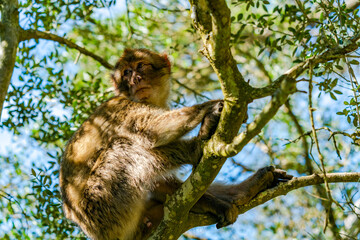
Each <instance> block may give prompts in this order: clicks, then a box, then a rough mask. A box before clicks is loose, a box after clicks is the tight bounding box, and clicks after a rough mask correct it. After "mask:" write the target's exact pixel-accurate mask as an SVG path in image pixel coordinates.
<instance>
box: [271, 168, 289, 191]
mask: <svg viewBox="0 0 360 240" xmlns="http://www.w3.org/2000/svg"><path fill="white" fill-rule="evenodd" d="M266 169H267V171H269V172H271V173H272V175H273V180H272V182H271V183H270V185H269V186H268V187H270V188H272V187H275V186H277V185H278V184H279V183H280V182H287V181H289V180H291V179H292V178H293V176H292V175H289V174H287V173H286V171H284V170H281V169H277V168H275V167H273V166H269V167H266Z"/></svg>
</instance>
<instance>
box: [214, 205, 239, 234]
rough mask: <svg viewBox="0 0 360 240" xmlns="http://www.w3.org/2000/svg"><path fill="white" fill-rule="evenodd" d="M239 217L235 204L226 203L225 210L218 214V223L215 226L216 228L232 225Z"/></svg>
mask: <svg viewBox="0 0 360 240" xmlns="http://www.w3.org/2000/svg"><path fill="white" fill-rule="evenodd" d="M238 215H239V212H238V209H237V207H236V206H235V204H232V203H227V204H226V208H225V209H224V210H223V214H220V215H219V217H220V219H219V221H218V223H217V224H216V228H222V227H226V226H228V225H230V224H233V223H234V222H235V221H236V219H237V217H238Z"/></svg>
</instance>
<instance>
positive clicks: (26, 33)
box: [19, 29, 114, 69]
mask: <svg viewBox="0 0 360 240" xmlns="http://www.w3.org/2000/svg"><path fill="white" fill-rule="evenodd" d="M19 38H20V39H19V41H25V40H30V39H47V40H52V41H55V42H58V43H60V44H64V45H66V46H67V47H69V48H74V49H76V50H78V51H79V52H81V53H82V54H84V55H86V56H89V57H91V58H93V59H94V60H96V61H98V62H99V63H100V64H101V65H103V66H104V67H106V68H107V69H113V68H114V66H113V65H111V64H110V63H108V62H107V61H106V60H105V59H103V58H102V57H100V56H98V55H96V54H94V53H93V52H91V51H89V50H87V49H85V48H83V47H80V46H79V45H77V44H76V43H73V42H72V41H71V40H69V39H66V38H63V37H60V36H58V35H56V34H52V33H48V32H42V31H38V30H32V29H29V30H24V29H21V30H20V37H19Z"/></svg>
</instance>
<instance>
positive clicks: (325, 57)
mask: <svg viewBox="0 0 360 240" xmlns="http://www.w3.org/2000/svg"><path fill="white" fill-rule="evenodd" d="M359 38H360V35H357V36H354V37H353V38H352V39H351V40H350V41H349V43H348V44H346V45H345V46H344V47H342V48H335V49H328V50H327V51H325V52H324V53H322V54H320V55H318V56H314V57H312V58H309V59H307V60H305V61H304V62H301V63H299V64H297V65H296V66H294V67H292V68H291V69H289V70H288V71H287V72H286V73H284V74H283V75H281V76H280V77H279V78H278V79H276V80H275V81H274V82H273V83H272V84H270V85H268V86H266V87H263V88H252V94H250V95H251V96H252V99H259V98H263V97H267V96H270V95H272V94H273V93H274V92H275V91H276V90H277V89H278V88H279V86H280V84H281V82H282V81H283V80H284V79H285V78H288V77H292V78H294V79H296V78H297V77H298V76H300V75H301V74H302V73H303V72H304V71H305V70H306V69H308V68H309V66H310V63H311V64H312V65H313V66H316V65H317V64H320V63H325V62H329V61H332V60H335V59H339V58H343V57H344V56H345V55H346V54H347V53H350V52H353V51H355V50H356V49H358V45H357V41H358V40H359Z"/></svg>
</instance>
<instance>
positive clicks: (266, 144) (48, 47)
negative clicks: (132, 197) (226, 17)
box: [0, 0, 360, 239]
mask: <svg viewBox="0 0 360 240" xmlns="http://www.w3.org/2000/svg"><path fill="white" fill-rule="evenodd" d="M123 3H124V2H122V1H117V2H116V1H115V0H102V1H87V0H86V1H85V0H71V1H64V0H60V1H46V0H39V1H35V2H34V1H30V0H22V1H20V6H19V12H20V15H19V16H20V25H21V27H22V28H23V29H25V30H27V29H34V30H38V31H49V32H51V33H54V34H57V35H59V36H63V37H65V38H67V39H71V40H72V41H73V42H74V43H76V44H78V45H80V46H83V47H84V48H86V49H87V50H89V51H90V52H93V53H96V54H97V55H99V56H101V57H102V58H104V59H106V61H108V62H110V63H111V64H114V63H115V62H116V60H117V57H118V56H119V55H120V54H121V52H122V51H123V50H124V49H125V48H127V47H132V48H139V47H141V48H149V49H154V50H156V51H159V52H166V53H168V54H169V56H170V59H171V61H172V72H173V74H172V84H173V86H172V87H173V88H172V89H173V94H172V105H173V106H174V107H177V106H181V105H184V104H186V105H189V104H192V103H194V102H196V101H204V100H206V99H208V98H219V97H221V93H220V91H219V90H220V84H219V82H218V81H217V77H216V75H215V74H214V72H213V70H212V68H211V66H210V64H209V63H208V61H207V60H206V59H205V58H204V57H202V55H201V54H200V53H199V52H198V51H199V50H200V49H201V48H202V43H201V39H200V36H199V34H198V33H197V32H196V30H195V28H194V26H193V23H192V21H191V18H192V16H191V12H190V6H189V3H187V2H185V1H182V0H180V1H176V0H171V1H138V0H131V1H130V0H129V1H126V4H123ZM228 5H229V6H230V9H231V14H232V17H231V24H232V25H231V39H230V43H231V46H232V51H233V56H234V58H235V60H236V61H237V64H238V68H239V70H240V72H241V73H242V75H243V76H244V78H245V79H249V83H250V84H251V85H252V86H256V87H262V86H265V85H267V84H270V83H273V82H274V81H275V80H276V79H277V78H278V77H279V76H281V75H282V74H284V72H285V71H286V70H287V69H290V68H291V67H293V66H295V64H297V63H300V62H303V61H306V60H307V59H311V58H313V57H315V56H319V55H320V54H322V53H324V52H326V51H327V50H329V49H338V48H341V47H343V46H345V45H346V44H348V43H349V42H350V41H351V40H352V39H354V38H356V37H358V36H359V34H360V32H359V31H360V29H359V26H360V24H359V20H360V16H359V9H349V8H347V7H346V5H345V4H344V2H343V1H334V0H330V1H322V0H304V1H300V0H295V1H291V2H289V1H281V0H278V1H273V2H271V3H270V2H269V1H260V0H257V1H250V0H237V1H235V0H233V1H231V2H230V1H229V2H228ZM358 58H359V52H358V51H355V52H353V53H351V54H348V55H346V56H345V55H344V56H343V57H341V58H337V59H335V60H331V61H327V62H325V63H320V64H317V65H314V66H312V68H313V74H312V75H311V76H310V73H309V72H306V73H304V74H302V75H301V77H299V78H297V81H298V83H297V88H298V93H296V94H294V95H292V96H291V98H290V101H289V103H288V104H287V105H286V107H285V108H284V109H282V110H281V111H279V113H278V114H277V115H276V117H274V119H273V120H272V121H271V122H270V124H268V125H267V126H266V127H265V128H264V129H263V131H262V133H261V134H260V135H258V136H257V137H256V138H255V139H253V141H252V142H251V143H249V144H248V145H247V146H246V147H245V148H244V149H243V151H242V152H241V153H240V154H239V155H237V156H236V157H235V158H234V159H232V160H228V163H227V164H226V166H225V167H224V170H225V171H224V172H222V173H221V174H220V176H219V179H221V180H226V181H239V180H241V179H244V178H245V176H247V175H248V174H249V173H250V172H251V171H252V170H254V169H256V168H258V167H260V166H264V165H269V164H274V165H277V166H279V167H282V168H284V169H292V173H293V174H294V175H303V174H311V173H313V172H315V171H318V172H319V171H321V169H320V168H318V166H320V165H321V163H320V159H319V157H318V156H317V151H316V150H315V148H316V146H315V145H314V144H315V143H314V136H313V135H312V133H311V130H312V127H311V121H310V114H309V112H310V111H313V110H316V111H315V112H314V115H315V121H316V129H315V130H316V132H317V134H318V138H319V144H320V147H321V151H322V155H323V156H325V167H326V169H327V171H334V172H337V171H339V172H346V171H359V167H360V166H359V164H360V162H359V161H358V160H357V159H358V157H359V155H358V154H357V151H358V150H359V148H358V145H359V127H360V123H359V121H360V116H359V101H360V100H359V85H358V81H357V78H358V77H359V76H358V75H357V74H356V73H358V72H359V60H358ZM109 76H110V71H109V70H108V69H106V68H105V67H104V66H102V65H101V64H100V63H99V62H98V61H95V60H94V59H92V58H90V57H87V56H85V55H83V54H80V53H79V52H78V51H77V50H74V49H71V48H68V47H66V46H64V45H62V44H59V43H57V42H52V41H48V40H37V39H36V40H29V41H23V42H21V43H20V44H19V49H18V53H17V61H16V67H15V71H14V75H13V78H12V82H11V85H10V88H9V90H8V94H7V98H6V107H5V110H4V111H5V115H4V116H3V119H2V125H1V127H2V129H3V133H6V132H11V134H12V136H14V138H23V139H25V141H27V144H26V147H24V150H23V151H21V152H19V153H16V154H15V153H14V151H12V150H8V149H7V150H6V151H7V152H3V153H2V156H1V157H0V163H1V169H2V170H1V173H2V174H1V176H2V177H1V178H0V206H1V211H0V223H1V225H2V226H1V227H0V229H1V231H0V232H1V233H0V238H1V239H2V238H4V239H85V237H84V235H83V234H82V233H80V231H79V230H78V229H77V227H76V226H74V225H73V224H72V223H70V222H69V221H67V220H65V218H64V216H63V213H62V210H61V206H60V194H59V189H58V163H59V161H60V158H61V154H62V149H63V148H64V145H65V143H66V141H67V140H68V139H69V138H70V137H71V135H72V133H73V132H74V131H75V130H76V129H77V128H78V127H79V126H80V124H81V123H82V122H83V121H84V120H85V119H86V118H87V117H88V116H89V115H90V114H91V112H93V111H94V109H95V108H96V107H97V106H98V105H99V104H100V103H102V102H104V101H105V100H106V99H108V98H109V97H111V96H112V88H111V84H110V82H109ZM310 78H311V79H312V82H313V83H314V85H315V86H316V88H315V89H314V90H313V93H314V95H313V98H312V100H313V106H312V108H310V107H309V97H308V95H307V94H306V93H309V89H308V85H309V82H310ZM267 101H268V99H260V100H256V101H254V102H253V103H251V104H250V105H249V112H248V115H249V119H248V121H247V122H248V123H250V122H251V121H252V120H253V119H254V117H255V116H257V115H258V114H259V112H260V110H259V109H262V108H263V106H264V105H265V104H266V102H267ZM301 136H303V137H301ZM14 141H15V142H14V143H12V145H11V146H13V147H14V148H16V149H17V148H21V146H20V147H19V144H18V141H19V140H14ZM34 149H36V151H41V154H39V155H38V156H37V158H35V157H33V156H32V157H31V156H30V157H29V152H32V151H33V150H34ZM38 159H39V160H38ZM29 162H31V164H29ZM29 165H30V166H29ZM24 166H27V167H24ZM30 169H31V170H30ZM331 189H332V190H333V194H332V196H333V197H334V198H335V200H336V201H338V202H339V203H340V205H342V206H343V207H344V208H345V209H344V210H342V209H341V208H339V207H337V206H336V205H334V204H333V205H332V207H331V215H332V217H333V219H335V220H334V221H333V222H332V223H336V226H332V227H329V228H327V230H326V231H324V232H323V231H322V230H323V229H322V226H323V225H324V221H325V220H326V219H327V218H328V217H329V215H328V214H329V213H326V211H325V210H328V211H329V208H328V205H327V203H326V201H320V200H319V199H318V197H319V196H320V198H326V197H327V195H326V193H325V190H324V188H322V187H308V188H305V189H303V190H298V191H296V192H294V193H292V194H290V195H288V196H287V197H284V198H279V199H275V200H274V201H273V202H271V203H270V204H266V205H265V206H264V207H262V208H258V209H256V210H251V211H250V212H247V213H246V214H244V215H241V216H240V217H239V221H238V223H237V224H235V225H234V227H233V228H231V227H229V228H226V229H223V230H220V231H222V232H218V230H216V231H217V232H216V233H213V232H214V231H215V230H214V229H212V228H210V230H209V231H210V232H211V236H209V233H204V235H205V236H209V238H211V239H213V238H215V237H214V236H221V235H222V236H226V235H227V234H228V235H231V236H233V237H234V236H239V238H241V237H248V236H253V237H254V238H259V239H260V238H261V239H272V238H276V239H287V238H298V239H328V238H329V237H334V235H335V236H337V235H336V233H337V232H340V233H343V234H345V233H346V234H349V235H351V237H352V238H354V239H356V238H358V237H359V236H360V235H359V234H360V230H359V229H357V231H353V232H349V229H354V227H353V226H351V225H350V226H348V225H347V223H346V221H345V220H346V219H350V218H351V217H353V216H358V215H356V214H355V215H354V212H355V209H357V208H358V207H359V203H358V202H357V203H356V201H357V200H358V199H359V198H360V197H359V194H358V193H357V192H358V190H357V189H358V185H357V184H347V185H336V186H331ZM298 199H301V200H300V201H299V200H298ZM254 214H256V215H261V216H264V218H258V217H257V218H256V219H254V217H253V215H254ZM262 219H264V220H262ZM349 221H350V220H349ZM349 221H348V222H349ZM330 223H331V218H330ZM355 223H356V221H355V222H354V224H355ZM330 225H331V224H330ZM244 226H245V227H244ZM247 227H248V228H247ZM237 228H239V229H246V228H247V230H246V231H245V233H244V232H240V231H237ZM249 229H251V230H249ZM197 231H198V230H194V231H193V233H195V234H196V233H197ZM218 239H221V237H218Z"/></svg>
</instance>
